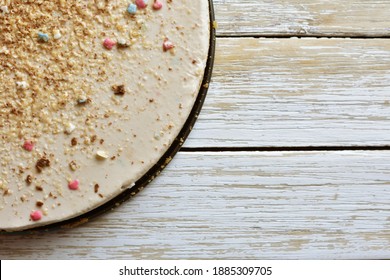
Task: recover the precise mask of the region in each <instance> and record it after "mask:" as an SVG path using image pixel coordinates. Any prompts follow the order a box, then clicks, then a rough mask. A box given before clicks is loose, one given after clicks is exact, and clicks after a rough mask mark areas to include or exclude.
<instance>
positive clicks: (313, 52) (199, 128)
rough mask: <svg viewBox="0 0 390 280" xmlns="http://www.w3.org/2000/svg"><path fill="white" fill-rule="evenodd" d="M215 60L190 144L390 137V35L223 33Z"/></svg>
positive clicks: (362, 141)
mask: <svg viewBox="0 0 390 280" xmlns="http://www.w3.org/2000/svg"><path fill="white" fill-rule="evenodd" d="M389 3H390V2H389ZM215 64H216V65H215V70H214V75H213V80H212V83H211V86H210V90H209V94H208V96H207V99H206V103H205V105H204V107H203V110H202V112H201V115H200V118H199V121H198V122H197V124H196V126H195V130H194V131H193V132H192V133H191V135H190V139H189V140H188V141H187V142H186V144H185V146H186V147H206V146H214V147H222V146H225V147H248V146H261V147H263V146H272V147H280V146H353V145H389V144H390V101H389V100H390V44H389V42H388V40H385V39H351V40H348V39H253V38H239V39H232V38H220V39H218V42H217V54H216V61H215Z"/></svg>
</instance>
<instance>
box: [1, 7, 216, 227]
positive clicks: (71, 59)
mask: <svg viewBox="0 0 390 280" xmlns="http://www.w3.org/2000/svg"><path fill="white" fill-rule="evenodd" d="M0 28H1V33H0V94H1V99H0V131H1V138H0V158H1V159H0V163H1V173H0V230H2V231H21V230H25V229H32V228H36V227H41V226H44V225H50V224H55V223H58V222H61V221H67V220H69V219H71V218H74V217H79V216H80V215H82V214H85V213H88V212H90V211H92V210H93V209H96V208H97V207H99V206H101V205H104V204H106V203H107V202H109V201H111V200H112V199H113V198H115V197H117V196H118V195H120V194H121V193H123V192H124V191H125V190H126V189H128V188H131V187H132V186H134V184H135V183H136V182H137V181H138V180H139V179H140V178H142V177H143V176H144V175H145V174H147V172H148V171H149V170H150V169H151V168H152V167H153V166H155V165H156V163H157V162H158V161H159V160H160V159H161V157H162V156H163V155H164V153H166V151H167V150H168V149H169V148H170V146H171V145H172V143H173V141H174V140H175V139H176V138H177V136H178V135H179V133H180V131H181V130H182V128H183V126H184V124H185V122H186V121H187V119H188V118H189V115H190V112H191V110H192V108H193V106H194V103H195V101H196V99H197V96H198V93H199V90H200V88H201V87H202V80H203V77H204V72H205V67H206V62H207V57H208V52H209V39H210V15H209V2H208V1H207V0H199V1H191V0H180V1H178V0H155V1H153V0H149V1H146V0H136V1H134V0H133V1H132V0H111V1H107V0H95V1H93V0H91V1H80V0H79V1H76V0H68V1H65V0H52V1H43V0H42V1H41V0H12V1H10V0H1V1H0Z"/></svg>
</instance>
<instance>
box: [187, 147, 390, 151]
mask: <svg viewBox="0 0 390 280" xmlns="http://www.w3.org/2000/svg"><path fill="white" fill-rule="evenodd" d="M326 151H390V146H351V147H347V146H313V147H310V146H305V147H182V148H181V149H180V152H326Z"/></svg>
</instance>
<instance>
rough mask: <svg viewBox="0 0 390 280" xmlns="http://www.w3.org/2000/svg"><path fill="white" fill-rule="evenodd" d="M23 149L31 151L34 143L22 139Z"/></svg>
mask: <svg viewBox="0 0 390 280" xmlns="http://www.w3.org/2000/svg"><path fill="white" fill-rule="evenodd" d="M23 149H25V150H26V151H29V152H31V151H32V150H33V149H34V143H33V142H31V141H29V140H26V141H24V144H23Z"/></svg>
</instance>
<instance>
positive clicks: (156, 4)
mask: <svg viewBox="0 0 390 280" xmlns="http://www.w3.org/2000/svg"><path fill="white" fill-rule="evenodd" d="M162 6H163V4H162V3H161V2H160V1H158V0H155V1H154V4H153V9H155V10H160V9H161V8H162Z"/></svg>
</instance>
